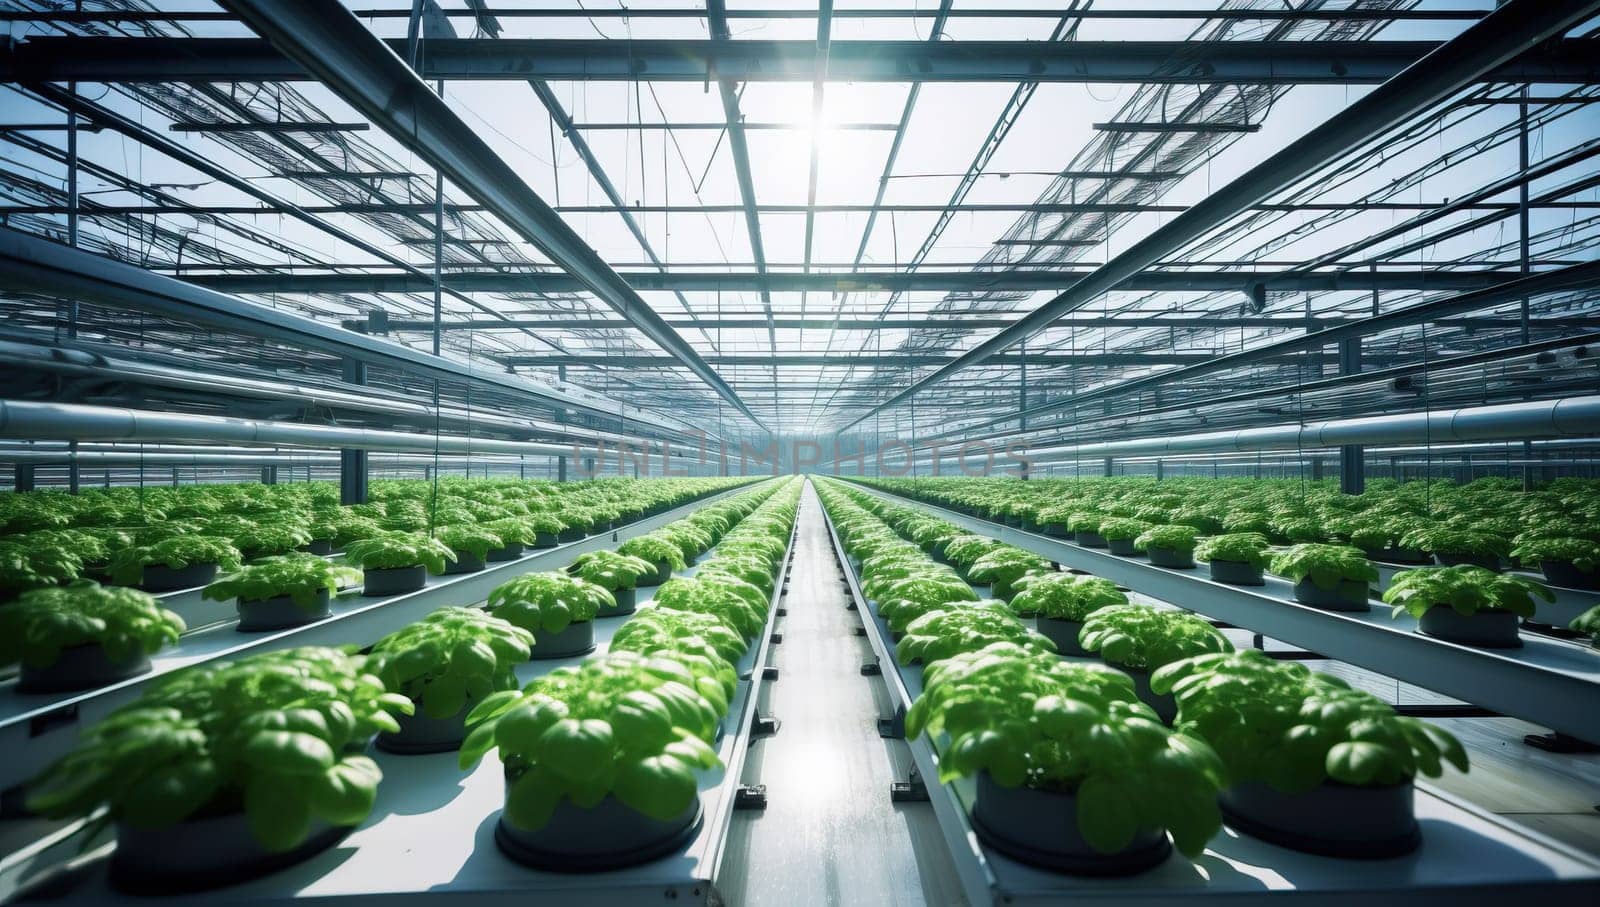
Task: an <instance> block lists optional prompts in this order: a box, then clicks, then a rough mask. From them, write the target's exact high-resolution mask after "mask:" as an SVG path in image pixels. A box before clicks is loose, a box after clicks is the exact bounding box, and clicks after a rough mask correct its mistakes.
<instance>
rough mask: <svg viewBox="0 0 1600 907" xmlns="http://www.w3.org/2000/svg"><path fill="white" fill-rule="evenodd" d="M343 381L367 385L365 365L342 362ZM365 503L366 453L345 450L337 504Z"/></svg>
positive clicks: (342, 458)
mask: <svg viewBox="0 0 1600 907" xmlns="http://www.w3.org/2000/svg"><path fill="white" fill-rule="evenodd" d="M344 380H345V382H346V383H349V384H366V383H367V364H366V363H365V362H359V361H357V360H355V359H346V360H345V361H344ZM366 502H367V452H366V451H364V450H356V449H354V448H346V449H344V450H341V451H339V503H341V504H346V505H349V504H365V503H366Z"/></svg>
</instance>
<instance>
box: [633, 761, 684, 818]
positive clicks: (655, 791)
mask: <svg viewBox="0 0 1600 907" xmlns="http://www.w3.org/2000/svg"><path fill="white" fill-rule="evenodd" d="M615 790H616V795H617V799H618V800H620V801H622V804H623V805H624V806H627V807H628V808H630V809H634V810H638V811H639V812H641V813H644V814H645V815H647V816H649V817H651V818H653V819H657V820H659V821H662V822H665V821H668V820H670V819H672V818H674V817H676V816H678V815H680V814H681V813H682V812H683V811H684V810H685V809H688V808H689V804H690V803H693V802H694V799H695V797H697V796H699V785H698V783H697V782H696V779H695V775H694V771H693V770H692V769H690V768H689V766H687V765H685V764H684V763H683V762H681V761H679V760H678V759H675V758H673V757H672V756H650V757H648V758H645V759H640V760H637V761H633V760H628V761H624V762H622V763H620V764H619V765H618V766H617V780H616V787H615Z"/></svg>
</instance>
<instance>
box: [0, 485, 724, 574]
mask: <svg viewBox="0 0 1600 907" xmlns="http://www.w3.org/2000/svg"><path fill="white" fill-rule="evenodd" d="M746 481H748V480H746V479H739V478H734V479H713V478H697V479H661V480H643V481H641V480H635V479H603V480H596V481H592V482H582V483H565V484H557V483H548V482H522V481H516V480H504V481H502V480H493V481H490V480H479V481H466V480H459V479H458V480H453V481H441V482H440V483H439V484H438V486H437V487H435V486H434V485H433V484H432V483H425V482H416V481H405V482H398V481H393V482H377V483H374V485H373V488H372V496H371V497H372V499H371V500H370V501H369V502H368V503H365V504H358V505H352V506H348V507H341V506H340V505H339V503H338V490H337V488H336V487H335V486H333V485H332V484H331V483H301V484H295V485H205V486H188V487H184V488H176V489H163V488H150V489H125V488H118V489H110V490H103V491H102V490H92V491H85V492H84V493H83V494H80V495H68V494H64V493H60V492H27V493H23V494H13V495H4V496H0V522H3V524H4V529H3V530H0V600H4V599H6V598H10V597H13V596H15V595H16V594H19V593H21V592H24V591H27V590H29V589H33V588H41V587H48V586H53V585H58V584H61V583H64V582H68V581H70V580H73V579H77V578H79V577H87V578H94V579H100V580H103V581H109V582H115V583H117V584H119V585H136V586H140V587H141V588H143V589H145V591H150V592H165V591H170V590H173V589H185V588H194V587H198V586H204V585H206V584H207V583H209V582H211V581H212V580H213V579H215V577H216V575H217V573H218V572H219V571H228V570H232V569H235V568H237V567H239V566H240V564H241V563H242V562H244V561H249V560H255V559H259V558H264V557H275V556H281V555H286V554H291V553H295V552H299V551H309V552H311V553H314V554H321V555H326V554H329V553H331V552H333V551H335V550H341V549H348V548H349V547H350V546H352V545H355V543H357V542H362V543H363V544H361V545H358V546H356V549H355V553H354V554H352V555H351V558H352V560H359V559H366V560H368V561H369V563H368V564H366V565H365V566H370V567H371V568H372V569H375V570H394V571H398V572H397V573H395V574H391V575H387V576H380V577H379V582H380V583H381V582H382V581H383V580H385V579H387V580H388V581H389V582H390V583H391V584H396V585H403V583H404V582H413V583H420V581H421V578H420V576H419V574H420V573H421V571H420V570H418V569H416V568H418V567H422V566H427V567H430V568H434V572H464V571H468V570H473V569H482V567H483V565H484V564H485V563H486V562H489V561H495V560H508V559H513V558H515V557H518V556H520V555H521V553H522V551H523V549H524V548H526V547H536V548H537V547H550V546H553V545H555V544H558V543H559V542H561V541H576V540H577V539H580V538H582V537H583V536H585V535H587V534H591V533H595V532H602V531H607V530H609V529H610V528H612V527H613V526H614V525H616V524H618V523H620V522H627V521H632V520H636V519H639V518H642V517H644V516H647V515H651V514H654V513H659V512H661V511H662V510H665V509H668V508H670V507H673V506H677V505H679V504H682V503H685V502H687V501H689V500H692V499H696V498H699V497H702V496H705V495H707V494H712V493H715V492H717V491H721V490H725V489H727V488H729V487H732V486H735V485H737V484H740V483H742V482H746ZM418 537H421V538H425V539H427V540H428V541H429V542H437V543H438V544H437V545H432V544H430V545H428V546H426V550H424V551H421V552H412V551H408V549H409V548H415V547H416V546H417V543H416V542H415V541H414V540H415V539H416V538H418ZM358 565H359V564H358ZM383 594H391V593H387V592H385V593H383Z"/></svg>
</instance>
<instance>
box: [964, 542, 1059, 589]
mask: <svg viewBox="0 0 1600 907" xmlns="http://www.w3.org/2000/svg"><path fill="white" fill-rule="evenodd" d="M1050 569H1051V567H1050V561H1049V559H1048V558H1043V557H1040V556H1039V555H1037V554H1034V553H1033V552H1031V551H1025V550H1023V549H1021V548H1017V547H1014V546H1012V545H1005V546H1002V547H1000V548H996V549H994V550H993V551H990V552H988V553H987V554H985V555H984V556H982V557H980V558H978V559H977V560H975V561H973V562H972V566H971V567H968V568H967V575H968V576H970V577H972V580H973V582H976V583H978V584H980V585H981V584H984V583H996V584H1001V585H1009V584H1011V583H1015V582H1016V581H1017V580H1019V579H1021V578H1022V577H1024V576H1026V575H1028V574H1030V573H1042V572H1044V571H1047V570H1050Z"/></svg>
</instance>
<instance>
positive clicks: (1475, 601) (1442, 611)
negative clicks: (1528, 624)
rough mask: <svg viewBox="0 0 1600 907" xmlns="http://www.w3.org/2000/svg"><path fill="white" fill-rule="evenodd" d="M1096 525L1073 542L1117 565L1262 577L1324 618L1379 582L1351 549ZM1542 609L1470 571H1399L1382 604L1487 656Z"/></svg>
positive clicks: (1471, 566) (1535, 595)
mask: <svg viewBox="0 0 1600 907" xmlns="http://www.w3.org/2000/svg"><path fill="white" fill-rule="evenodd" d="M1084 519H1086V518H1085V517H1084V515H1083V514H1081V513H1079V514H1073V515H1071V516H1069V517H1068V520H1069V522H1072V523H1073V525H1079V526H1081V525H1084V523H1083V520H1084ZM1095 525H1096V528H1097V530H1098V532H1099V533H1100V536H1101V537H1100V538H1098V539H1097V538H1090V539H1087V540H1084V539H1083V538H1082V537H1081V536H1080V537H1079V539H1078V541H1079V542H1080V543H1087V544H1090V545H1095V544H1100V543H1105V544H1107V545H1109V546H1110V550H1111V552H1112V553H1113V554H1122V555H1124V556H1136V555H1138V554H1140V553H1144V554H1146V555H1148V557H1149V559H1150V562H1151V563H1152V564H1156V565H1157V566H1163V567H1169V568H1174V569H1190V568H1193V567H1194V566H1195V562H1196V561H1197V560H1198V561H1201V562H1204V563H1206V564H1207V565H1208V567H1209V569H1210V573H1211V578H1212V579H1213V580H1216V581H1219V582H1224V583H1229V584H1233V585H1247V586H1259V585H1262V584H1263V583H1264V579H1263V575H1264V573H1265V572H1271V573H1273V574H1276V575H1279V576H1282V577H1285V578H1286V579H1288V580H1289V581H1290V582H1292V583H1294V597H1295V600H1296V601H1298V602H1300V603H1302V604H1305V605H1309V606H1311V607H1315V608H1319V609H1322V610H1328V611H1344V612H1357V611H1366V610H1369V609H1370V607H1371V605H1370V603H1369V597H1370V593H1369V585H1370V584H1371V583H1373V582H1375V581H1377V579H1378V571H1377V568H1376V567H1375V566H1374V564H1373V563H1372V562H1371V560H1369V558H1368V557H1367V555H1366V554H1365V553H1364V552H1363V551H1362V550H1360V549H1359V548H1357V547H1355V546H1353V545H1342V544H1326V543H1320V542H1302V543H1299V544H1295V545H1291V546H1288V547H1287V548H1281V549H1274V548H1273V547H1272V546H1271V543H1270V540H1269V539H1268V538H1267V536H1266V535H1264V534H1262V533H1259V532H1229V533H1221V534H1214V535H1203V534H1202V531H1201V530H1200V529H1198V528H1197V527H1195V526H1191V525H1182V524H1169V525H1160V526H1149V525H1147V524H1145V523H1143V522H1141V521H1138V520H1133V519H1108V520H1099V521H1098V522H1096V523H1095ZM1135 532H1137V535H1135V534H1134V533H1135ZM1546 541H1548V540H1546ZM1557 541H1559V540H1557ZM1119 542H1122V543H1124V546H1123V547H1120V548H1119V546H1118V543H1119ZM1527 544H1528V546H1530V547H1531V546H1534V545H1535V544H1537V542H1529V543H1527ZM1540 600H1543V601H1547V602H1549V601H1554V600H1555V595H1554V593H1553V592H1552V591H1551V590H1550V589H1548V588H1546V587H1545V586H1543V585H1542V584H1540V583H1538V582H1536V581H1534V580H1531V579H1529V578H1527V577H1524V576H1520V575H1516V574H1506V573H1501V572H1499V571H1497V570H1491V569H1489V568H1488V567H1484V566H1480V565H1478V564H1476V563H1471V562H1462V563H1456V564H1454V565H1452V566H1423V567H1413V568H1410V569H1406V570H1402V571H1400V572H1398V573H1397V574H1396V576H1395V579H1394V581H1393V582H1392V583H1391V584H1390V586H1389V588H1388V589H1386V590H1385V592H1384V594H1383V601H1384V602H1385V603H1387V604H1390V605H1392V606H1394V607H1393V611H1392V614H1393V616H1395V617H1399V616H1401V615H1402V614H1409V615H1410V616H1411V617H1413V618H1415V619H1416V620H1417V621H1418V632H1419V633H1422V634H1424V635H1428V636H1433V637H1436V638H1439V639H1445V640H1448V641H1450V642H1455V643H1459V644H1462V645H1469V646H1478V647H1486V648H1514V647H1517V646H1520V645H1521V644H1522V643H1521V638H1520V634H1519V630H1518V627H1519V623H1520V621H1521V620H1529V619H1533V618H1534V617H1535V614H1536V607H1537V603H1538V601H1540Z"/></svg>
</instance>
